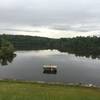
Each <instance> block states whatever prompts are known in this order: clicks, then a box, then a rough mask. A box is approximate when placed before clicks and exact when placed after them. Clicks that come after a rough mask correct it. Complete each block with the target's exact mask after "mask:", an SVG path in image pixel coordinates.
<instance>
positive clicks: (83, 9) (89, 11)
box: [0, 0, 100, 38]
mask: <svg viewBox="0 0 100 100" xmlns="http://www.w3.org/2000/svg"><path fill="white" fill-rule="evenodd" d="M0 33H1V34H2V33H7V34H24V35H33V36H35V35H36V36H46V37H51V38H60V37H74V36H80V35H81V36H88V35H91V36H93V35H97V36H100V0H0Z"/></svg>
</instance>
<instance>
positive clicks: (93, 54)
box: [59, 48, 100, 59]
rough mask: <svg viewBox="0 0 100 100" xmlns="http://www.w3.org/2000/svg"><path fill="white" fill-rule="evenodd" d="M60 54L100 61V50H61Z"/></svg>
mask: <svg viewBox="0 0 100 100" xmlns="http://www.w3.org/2000/svg"><path fill="white" fill-rule="evenodd" d="M59 51H60V52H68V53H69V54H75V56H79V57H86V58H92V59H96V58H98V59H100V51H98V50H96V49H95V50H94V49H93V50H87V49H86V50H85V49H79V50H77V49H72V48H70V49H59Z"/></svg>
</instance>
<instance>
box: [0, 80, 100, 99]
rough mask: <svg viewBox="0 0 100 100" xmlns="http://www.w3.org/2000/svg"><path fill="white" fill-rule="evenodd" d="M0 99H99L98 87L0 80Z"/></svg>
mask: <svg viewBox="0 0 100 100" xmlns="http://www.w3.org/2000/svg"><path fill="white" fill-rule="evenodd" d="M0 100H100V89H97V88H86V87H77V86H64V85H50V84H39V83H29V82H16V81H0Z"/></svg>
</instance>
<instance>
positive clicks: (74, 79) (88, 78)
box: [0, 50, 100, 85]
mask: <svg viewBox="0 0 100 100" xmlns="http://www.w3.org/2000/svg"><path fill="white" fill-rule="evenodd" d="M16 54H17V56H16V57H15V58H14V60H13V62H12V63H8V65H5V66H2V65H0V78H1V79H18V80H32V81H45V82H68V83H80V82H81V83H92V84H96V85H100V60H99V59H92V58H86V57H76V56H75V55H74V54H68V53H61V52H59V51H57V50H39V51H35V50H33V51H17V52H16ZM44 64H56V65H57V66H58V68H57V73H56V74H44V73H43V65H44Z"/></svg>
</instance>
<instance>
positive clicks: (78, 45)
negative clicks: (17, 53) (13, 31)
mask: <svg viewBox="0 0 100 100" xmlns="http://www.w3.org/2000/svg"><path fill="white" fill-rule="evenodd" d="M2 38H3V39H5V40H7V41H10V42H11V43H12V44H13V45H14V47H15V49H16V50H32V49H34V50H35V49H36V50H40V49H57V50H59V51H61V52H68V53H72V54H76V56H86V57H90V56H91V57H92V58H96V57H98V58H99V56H100V37H96V36H94V37H75V38H60V39H51V38H44V37H36V36H35V37H32V36H23V35H5V34H3V35H0V41H1V40H2ZM0 44H1V42H0Z"/></svg>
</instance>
